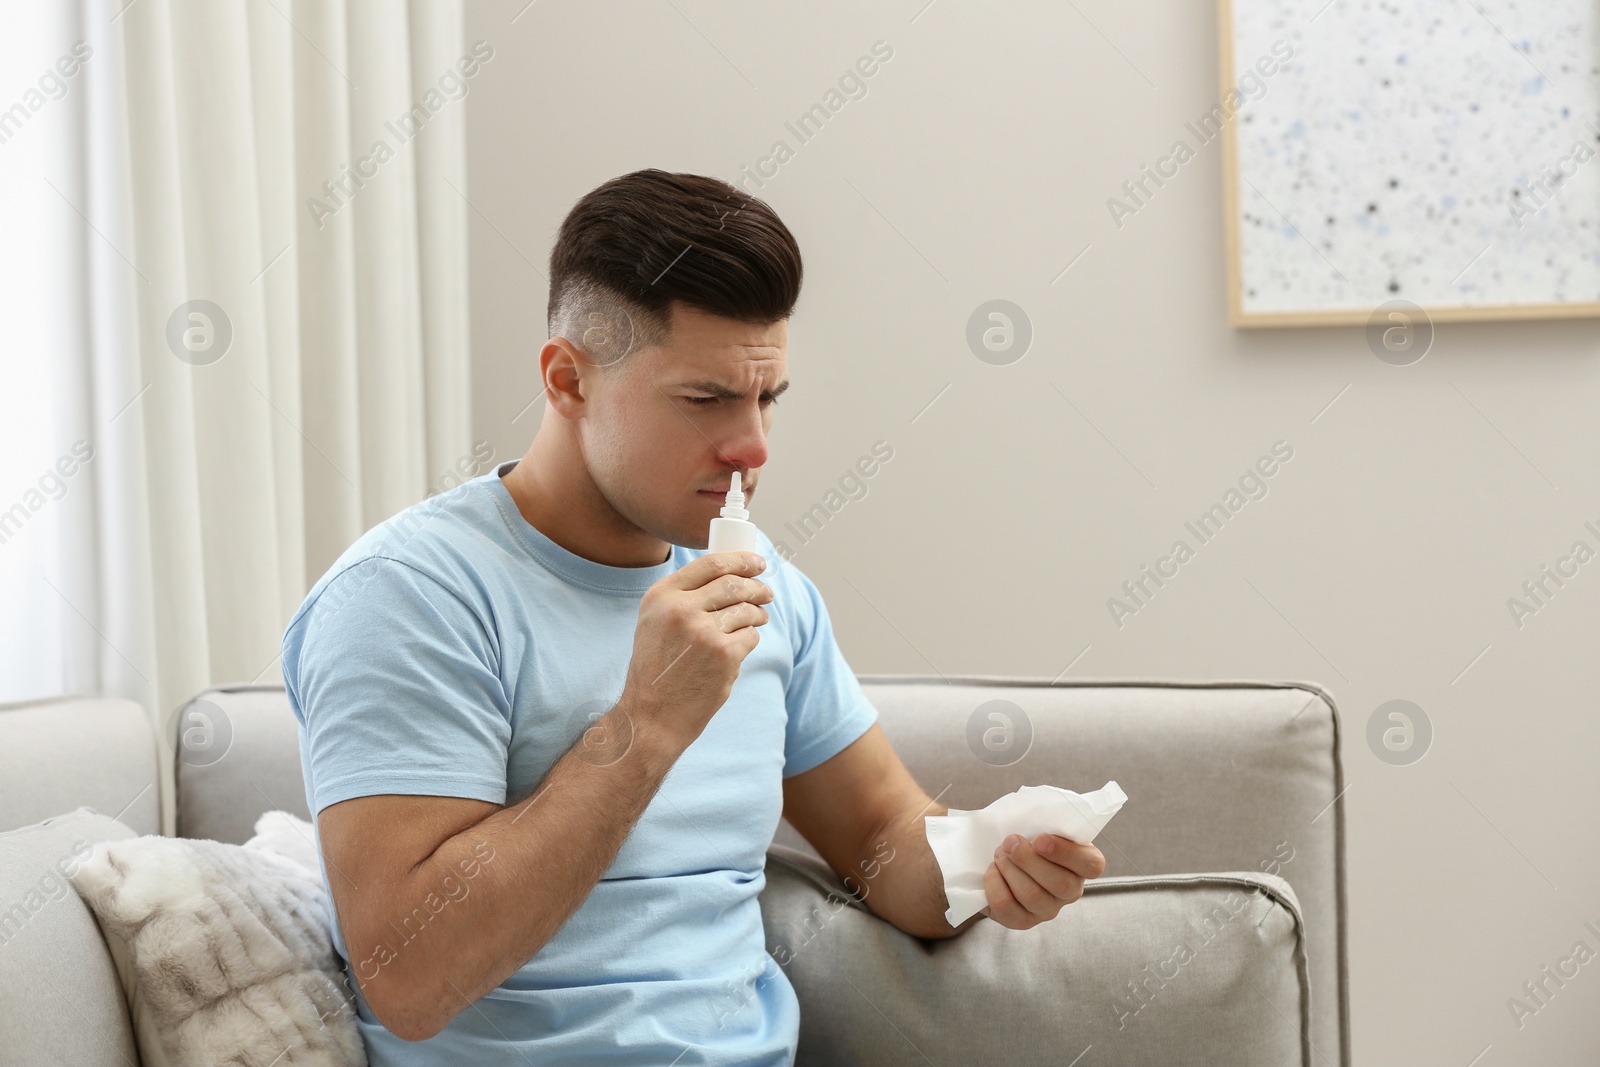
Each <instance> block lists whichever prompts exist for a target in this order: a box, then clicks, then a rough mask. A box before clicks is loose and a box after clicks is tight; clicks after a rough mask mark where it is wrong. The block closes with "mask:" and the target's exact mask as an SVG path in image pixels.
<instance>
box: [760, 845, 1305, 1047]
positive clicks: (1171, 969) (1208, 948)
mask: <svg viewBox="0 0 1600 1067" xmlns="http://www.w3.org/2000/svg"><path fill="white" fill-rule="evenodd" d="M887 862H892V858H891V859H890V860H888V861H887ZM766 875H767V884H766V888H765V889H764V890H763V892H762V894H761V910H762V917H763V919H764V921H765V924H766V936H767V950H768V951H769V952H770V953H771V954H772V957H773V959H775V960H776V961H777V962H778V964H779V966H781V967H783V969H784V972H785V974H786V975H787V976H788V978H789V981H790V983H791V984H792V985H793V986H794V988H795V992H796V994H797V995H798V997H799V999H800V1049H799V1056H798V1059H797V1060H796V1064H797V1067H804V1065H807V1064H816V1065H824V1064H826V1065H830V1067H849V1065H855V1064H860V1065H863V1067H865V1065H871V1067H894V1065H898V1064H906V1065H908V1067H909V1065H913V1064H914V1065H926V1064H927V1063H929V1062H933V1063H1005V1064H1008V1065H1028V1064H1040V1065H1044V1064H1049V1065H1051V1067H1060V1065H1061V1064H1066V1063H1075V1062H1078V1060H1077V1058H1078V1057H1079V1056H1082V1055H1083V1054H1084V1053H1085V1052H1087V1051H1088V1050H1089V1049H1091V1048H1092V1049H1093V1050H1094V1051H1093V1054H1092V1056H1088V1057H1085V1058H1084V1061H1083V1062H1084V1063H1093V1064H1095V1065H1096V1067H1114V1065H1117V1064H1128V1065H1145V1064H1152V1063H1226V1064H1229V1065H1231V1067H1252V1065H1258V1064H1259V1065H1261V1067H1269V1065H1270V1067H1286V1065H1289V1064H1299V1065H1302V1067H1309V1065H1310V1063H1311V1057H1312V1055H1313V1051H1312V1049H1311V1047H1310V1045H1309V1043H1308V1041H1307V1039H1306V1038H1305V1037H1304V1035H1305V1033H1306V1032H1307V1029H1308V1026H1309V1019H1310V1016H1309V1011H1310V999H1309V986H1308V981H1307V975H1306V955H1305V931H1304V926H1303V923H1302V920H1301V916H1300V907H1299V903H1298V902H1297V901H1296V899H1295V895H1294V891H1293V889H1291V888H1290V886H1289V883H1288V882H1286V881H1284V880H1283V879H1282V878H1278V877H1275V876H1273V875H1269V874H1263V873H1261V872H1256V871H1245V872H1237V873H1231V872H1230V873H1216V874H1191V875H1152V876H1139V877H1131V878H1100V879H1096V880H1094V881H1091V882H1089V883H1088V885H1087V886H1086V887H1085V892H1084V896H1083V897H1082V899H1080V900H1078V901H1077V902H1075V903H1073V904H1071V905H1070V906H1068V907H1067V908H1065V909H1064V910H1063V911H1062V913H1061V914H1060V916H1058V917H1057V918H1056V919H1054V920H1052V921H1051V922H1048V923H1044V924H1041V925H1040V926H1037V927H1035V928H1034V929H1032V930H1010V929H1007V928H1005V927H1002V926H1000V925H999V924H998V923H993V922H989V921H988V920H982V921H980V922H978V923H977V924H976V925H974V926H973V927H971V928H970V929H968V930H967V932H966V933H964V934H961V935H960V936H958V937H955V938H952V939H949V940H945V941H924V940H922V939H920V938H916V937H912V936H910V935H908V934H905V933H902V932H901V931H900V930H898V929H896V928H895V927H894V926H892V925H890V924H889V923H887V922H884V921H883V920H881V919H879V918H877V917H876V916H874V915H872V914H871V913H870V912H869V911H868V910H867V909H866V906H865V904H864V903H862V901H861V899H860V898H859V897H857V896H855V895H853V894H852V893H851V892H850V891H849V890H847V889H846V888H845V887H844V885H843V884H842V883H841V882H840V881H839V880H838V879H837V877H836V876H835V875H834V874H833V872H832V871H831V870H829V869H828V868H827V867H826V866H825V865H824V864H821V863H820V862H819V861H817V860H815V859H813V858H811V857H808V856H806V855H804V854H802V853H799V852H796V851H794V850H791V849H787V848H785V847H783V846H774V847H773V849H772V850H771V851H770V852H769V853H768V863H767V869H766ZM864 886H865V892H866V894H867V896H868V897H869V898H870V895H871V892H872V885H871V883H870V881H868V882H866V883H864ZM760 980H761V979H757V981H760ZM1319 1062H1320V1060H1319Z"/></svg>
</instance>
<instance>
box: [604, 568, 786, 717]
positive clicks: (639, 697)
mask: <svg viewBox="0 0 1600 1067" xmlns="http://www.w3.org/2000/svg"><path fill="white" fill-rule="evenodd" d="M766 567H767V564H766V560H764V559H762V558H761V556H759V555H757V554H756V553H753V552H713V553H708V554H706V555H704V556H701V557H700V558H699V559H697V560H695V561H694V562H692V563H690V564H688V565H687V566H685V567H682V568H680V569H679V570H677V571H674V572H673V573H672V574H669V575H667V576H666V577H665V578H663V579H661V580H660V581H659V582H656V583H655V584H654V585H652V586H651V587H650V588H649V589H647V590H646V591H645V594H644V598H643V599H642V600H640V602H639V622H638V625H637V626H635V627H634V633H633V658H632V660H630V661H629V663H628V680H627V682H626V683H625V684H624V686H623V693H622V701H621V703H622V704H623V706H624V707H625V708H627V709H629V713H630V714H632V715H635V716H640V717H642V718H644V719H645V720H646V721H647V722H649V723H650V724H652V725H654V726H656V727H658V728H661V729H664V730H665V731H666V732H667V733H669V734H671V735H672V736H674V737H675V738H677V740H678V741H680V742H681V743H682V744H683V745H684V747H687V746H688V745H689V744H690V743H692V742H693V741H694V739H695V738H697V737H699V736H700V732H701V731H702V730H704V729H705V727H706V723H708V722H710V721H711V716H713V715H715V714H716V713H717V710H718V709H719V708H721V707H722V705H723V704H724V703H725V702H726V701H727V699H728V694H729V693H731V692H732V691H733V683H734V681H735V680H736V679H737V678H738V677H739V667H740V665H741V664H742V663H743V662H744V658H745V657H746V656H747V655H749V654H750V651H751V649H753V648H755V647H756V644H757V643H758V642H759V641H760V639H761V638H760V634H759V633H757V631H756V627H757V626H763V625H765V624H766V622H767V609H766V608H764V607H762V606H761V605H763V604H768V603H771V601H772V589H771V588H770V587H768V586H767V585H766V584H765V583H763V582H758V581H756V579H755V578H754V575H757V574H760V573H761V572H762V571H764V570H766Z"/></svg>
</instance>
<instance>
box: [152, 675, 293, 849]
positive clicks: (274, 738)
mask: <svg viewBox="0 0 1600 1067" xmlns="http://www.w3.org/2000/svg"><path fill="white" fill-rule="evenodd" d="M198 704H203V705H207V707H206V713H207V714H208V715H209V716H211V717H212V718H216V717H217V716H219V715H220V719H219V720H218V721H217V722H216V723H215V724H213V725H214V729H216V731H217V732H218V733H219V734H220V733H223V732H225V733H226V734H227V736H228V747H227V749H226V751H224V752H222V753H221V754H220V755H217V756H215V757H213V756H212V755H211V754H207V756H205V757H203V758H199V759H185V758H184V756H183V751H182V749H181V747H180V748H179V749H178V752H179V758H178V759H177V760H176V762H175V765H174V769H175V771H176V773H177V776H178V836H179V837H190V838H204V839H206V840H209V841H223V842H226V843H228V844H230V845H242V844H244V843H245V842H246V841H248V840H250V838H251V836H252V835H253V834H254V833H255V825H256V819H258V818H260V816H261V813H262V812H267V811H273V810H278V811H287V812H289V813H290V814H292V815H298V816H300V818H302V819H305V820H306V821H307V822H310V821H311V812H310V811H309V810H308V809H307V807H306V788H305V778H304V776H303V775H302V774H301V771H300V731H299V724H297V723H296V722H295V718H294V712H293V711H291V710H289V698H288V697H287V696H286V695H285V694H284V691H283V686H281V685H234V686H219V687H217V688H215V689H207V690H204V691H203V692H200V693H197V694H196V695H195V696H194V697H193V698H192V699H191V700H190V701H189V703H188V704H186V705H185V711H188V710H189V709H191V708H192V707H193V706H194V705H198ZM184 718H185V716H184V714H182V713H180V714H179V715H178V716H177V717H176V718H175V724H176V725H175V726H174V730H173V732H174V734H175V735H176V734H178V733H180V732H181V730H182V726H183V722H184ZM173 743H174V744H177V743H178V741H177V738H176V737H174V740H173Z"/></svg>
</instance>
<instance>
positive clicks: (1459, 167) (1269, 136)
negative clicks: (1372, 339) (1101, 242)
mask: <svg viewBox="0 0 1600 1067" xmlns="http://www.w3.org/2000/svg"><path fill="white" fill-rule="evenodd" d="M1218 11H1219V20H1218V21H1219V27H1218V28H1219V34H1218V36H1219V40H1220V42H1221V63H1220V70H1221V82H1222V84H1221V94H1220V96H1219V99H1218V103H1217V106H1216V107H1215V108H1213V109H1212V110H1211V111H1210V112H1208V113H1206V114H1203V115H1201V116H1199V117H1198V119H1196V120H1192V121H1191V122H1190V124H1189V126H1190V130H1191V133H1192V134H1193V135H1194V136H1196V137H1201V138H1203V139H1210V138H1212V137H1216V136H1220V137H1221V143H1222V150H1223V199H1224V220H1223V221H1224V229H1225V231H1226V242H1227V258H1228V264H1227V270H1228V317H1229V321H1230V322H1232V324H1233V325H1235V326H1241V327H1259V326H1317V325H1335V324H1350V323H1367V324H1370V323H1372V322H1374V321H1376V320H1377V318H1379V317H1382V318H1384V319H1386V320H1387V319H1388V318H1390V317H1391V314H1390V313H1391V312H1392V311H1394V309H1400V311H1401V313H1402V316H1403V318H1406V319H1409V318H1411V317H1414V315H1415V314H1416V313H1418V312H1420V313H1421V314H1423V315H1424V316H1425V317H1426V318H1427V319H1429V320H1431V321H1434V322H1448V321H1466V320H1486V319H1541V318H1578V317H1588V316H1600V4H1596V3H1595V2H1594V0H1541V2H1540V3H1538V4H1519V3H1516V2H1515V0H1468V2H1467V3H1456V2H1452V0H1387V2H1381V3H1380V2H1375V0H1219V3H1218ZM1396 321H1400V320H1396Z"/></svg>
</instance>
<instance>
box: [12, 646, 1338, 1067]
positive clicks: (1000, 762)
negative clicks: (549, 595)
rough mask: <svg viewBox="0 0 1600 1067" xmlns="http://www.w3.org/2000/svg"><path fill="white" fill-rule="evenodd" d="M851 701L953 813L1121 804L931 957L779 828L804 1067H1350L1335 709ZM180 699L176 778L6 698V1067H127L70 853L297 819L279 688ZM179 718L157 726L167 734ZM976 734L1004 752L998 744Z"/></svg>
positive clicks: (1125, 697) (88, 718)
mask: <svg viewBox="0 0 1600 1067" xmlns="http://www.w3.org/2000/svg"><path fill="white" fill-rule="evenodd" d="M861 682H862V686H863V688H864V689H865V691H866V693H867V695H868V696H869V698H870V699H871V700H872V702H873V704H874V705H875V706H876V707H877V708H878V710H879V713H880V722H881V724H882V726H883V729H884V730H885V732H886V733H887V734H888V736H889V738H890V740H891V741H892V742H893V744H894V746H895V748H896V750H897V751H898V752H899V753H900V755H901V757H902V758H903V759H904V761H905V762H906V764H907V766H908V767H909V768H910V769H911V771H912V773H913V774H914V775H916V777H917V779H918V781H919V782H920V783H921V784H922V785H923V787H924V788H925V789H926V790H927V791H928V792H929V794H930V795H937V798H938V799H939V800H940V801H942V802H943V803H945V804H947V805H949V806H951V807H952V808H958V809H969V810H970V809H976V808H981V807H984V806H985V805H987V804H988V803H990V802H991V801H993V800H994V799H996V798H997V797H999V796H1001V795H1003V794H1006V793H1009V792H1011V791H1013V790H1015V789H1016V788H1018V787H1019V786H1022V785H1037V784H1052V785H1060V786H1064V787H1067V788H1072V789H1077V790H1079V791H1088V790H1090V789H1096V788H1098V787H1099V786H1101V785H1103V784H1104V783H1105V782H1106V781H1107V780H1111V779H1115V780H1116V781H1117V782H1118V783H1119V784H1120V785H1121V786H1122V788H1123V790H1124V791H1125V792H1126V793H1127V795H1128V797H1129V799H1128V801H1127V803H1126V805H1125V806H1124V807H1123V809H1122V810H1121V811H1120V812H1119V813H1118V814H1117V816H1116V817H1115V818H1114V819H1112V821H1111V823H1110V824H1109V826H1108V827H1107V828H1106V829H1105V831H1104V832H1102V834H1101V835H1100V837H1099V838H1098V839H1097V842H1096V843H1097V844H1098V845H1099V846H1100V848H1101V851H1102V852H1104V854H1105V856H1106V861H1107V869H1106V873H1105V876H1104V877H1102V878H1099V879H1096V880H1093V881H1091V882H1090V883H1088V885H1087V887H1086V891H1085V894H1084V896H1083V898H1082V899H1081V900H1079V901H1078V902H1076V903H1074V904H1072V905H1071V906H1069V907H1068V908H1066V909H1064V910H1063V912H1062V914H1061V916H1060V917H1058V918H1057V919H1056V920H1054V921H1053V922H1050V923H1046V924H1043V925H1042V926H1040V927H1037V928H1035V929H1034V930H1029V931H1015V930H1007V929H1004V928H1002V927H999V926H998V924H995V923H990V922H987V921H980V922H979V923H978V924H977V925H975V926H974V927H972V928H971V929H970V930H969V931H967V932H966V933H965V934H963V935H961V936H960V937H957V938H953V939H949V940H945V941H922V940H920V939H917V938H913V937H910V936H907V935H905V934H903V933H901V932H900V931H899V930H897V929H895V928H894V927H892V926H890V925H889V924H887V923H884V922H883V921H881V920H879V919H877V918H876V917H875V916H873V915H872V914H871V913H870V912H869V911H868V910H867V909H866V907H865V906H864V904H863V902H862V901H861V899H860V896H859V893H858V892H857V891H855V890H854V889H853V888H852V887H851V886H847V885H846V884H844V883H841V882H840V880H839V879H838V878H837V877H836V876H835V875H834V874H833V872H832V871H831V870H829V869H828V867H827V866H826V864H824V863H822V862H821V860H820V858H819V857H818V856H817V855H816V853H815V852H814V851H813V850H811V849H810V847H809V846H808V845H806V843H805V842H804V841H803V840H802V839H801V838H799V836H798V835H797V834H795V833H794V832H793V830H792V829H790V828H789V827H788V825H787V824H784V825H783V826H782V827H781V828H780V831H779V834H778V836H777V839H776V840H775V841H774V842H773V844H772V847H771V849H770V850H769V853H768V864H767V871H766V881H765V884H764V887H763V888H762V890H761V906H762V911H763V916H764V920H765V922H766V928H767V935H768V942H769V951H770V952H772V953H773V955H774V957H775V959H776V960H777V962H778V963H780V964H781V965H782V966H783V969H784V972H785V974H786V975H787V977H788V979H789V981H790V982H791V983H792V985H793V986H794V988H795V991H796V994H797V996H798V998H799V1000H800V1005H801V1032H800V1045H799V1054H798V1059H797V1062H798V1063H800V1064H829V1065H839V1064H863V1065H867V1064H871V1065H874V1067H878V1065H892V1064H928V1063H933V1064H938V1065H940V1067H945V1065H967V1064H989V1063H996V1064H999V1063H1005V1064H1031V1063H1041V1064H1043V1063H1050V1064H1080V1063H1081V1065H1082V1067H1091V1065H1094V1067H1103V1065H1108V1064H1146V1065H1156V1064H1184V1065H1193V1064H1205V1063H1217V1064H1229V1065H1249V1064H1274V1065H1289V1064H1295V1065H1301V1067H1312V1065H1313V1064H1315V1065H1320V1067H1334V1065H1338V1067H1348V1064H1349V1062H1350V1038H1349V1031H1350V1023H1349V997H1348V990H1347V978H1346V951H1345V941H1346V931H1345V888H1344V887H1345V882H1344V877H1345V876H1344V813H1343V805H1342V800H1341V797H1342V794H1343V791H1344V781H1343V771H1342V768H1341V763H1340V731H1339V717H1338V713H1337V711H1336V709H1335V706H1334V701H1333V698H1332V697H1331V695H1330V694H1329V693H1328V692H1327V691H1326V690H1324V689H1323V688H1321V687H1320V686H1318V685H1316V684H1313V683H1307V682H1251V681H1241V682H1209V681H1208V682H1197V681H1119V680H1092V679H1091V680H1074V681H1072V682H1057V683H1052V682H1048V681H1043V680H1036V679H1019V678H1002V677H955V678H946V677H942V676H941V677H912V676H882V675H880V676H863V677H862V679H861ZM191 704H195V705H196V706H199V707H204V708H205V711H206V715H207V717H208V719H211V720H215V721H214V722H213V724H212V725H213V726H214V728H215V729H216V731H217V733H216V735H215V737H214V738H213V740H214V741H215V742H216V745H217V747H215V748H214V749H212V750H211V752H210V754H209V755H208V756H207V757H206V758H204V759H188V758H184V759H176V760H166V761H163V760H161V759H160V758H158V746H159V745H164V746H166V747H167V749H168V751H169V752H170V751H174V750H176V749H177V747H178V745H179V744H180V742H179V741H178V740H177V739H176V738H175V737H173V736H166V737H163V736H158V734H160V733H164V732H165V728H164V729H163V730H160V731H158V730H154V729H152V727H151V725H150V724H151V722H152V718H151V716H149V715H148V714H147V713H146V711H145V709H143V708H141V707H140V706H138V705H136V704H133V703H129V702H127V701H122V700H111V699H93V698H62V699H58V700H51V701H42V702H33V703H27V704H18V705H11V706H3V707H0V856H3V857H4V859H3V863H0V1005H3V1008H0V1063H3V1064H24V1065H28V1067H34V1065H46V1064H58V1063H59V1064H72V1065H74V1067H101V1065H105V1067H113V1065H137V1064H138V1063H139V1062H140V1061H139V1054H138V1046H137V1044H136V1042H135V1039H134V1034H133V1031H132V1024H131V1022H130V1016H129V1011H128V1006H127V1001H126V999H125V997H124V995H123V991H122V987H121V985H120V983H119V980H118V975H117V971H116V969H115V968H114V965H113V960H112V958H111V956H110V953H109V951H108V947H107V944H106V942H105V940H104V939H103V937H102V935H101V933H100V930H99V927H98V926H97V924H96V921H95V918H94V916H93V914H92V913H91V912H90V911H89V910H88V908H87V907H86V906H85V905H84V904H83V902H82V901H81V900H80V899H79V898H78V897H77V895H76V894H75V893H74V892H73V890H72V888H71V886H70V884H68V883H66V882H65V881H64V879H62V878H60V877H59V871H60V869H61V861H62V859H63V857H64V856H67V855H68V854H70V853H71V852H72V851H73V850H74V849H75V848H81V847H82V845H81V842H83V841H87V842H88V843H90V844H92V843H94V841H96V840H105V839H117V838H124V837H131V836H136V835H141V834H155V833H158V832H159V828H160V818H159V814H158V812H159V794H160V793H161V792H162V791H164V790H172V791H173V793H172V795H173V796H174V797H175V801H176V826H177V833H178V835H179V836H182V837H187V838H197V839H205V838H209V839H212V840H216V841H221V842H229V843H235V844H239V843H242V842H244V841H245V840H246V839H247V838H249V837H250V835H251V833H252V827H253V825H254V823H255V820H256V819H257V817H258V816H259V815H261V814H262V813H263V812H266V811H269V810H273V809H282V810H285V811H289V812H291V813H296V814H299V815H300V816H302V817H308V816H309V813H308V812H307V811H306V804H305V791H304V787H303V782H302V778H301V769H300V759H299V750H298V732H297V724H296V722H295V719H294V717H293V714H292V713H291V712H290V710H289V706H288V702H287V699H286V697H285V695H284V692H283V688H282V686H281V685H280V686H261V685H229V686H220V687H217V688H214V689H210V690H207V691H205V692H203V693H201V694H197V696H196V697H195V698H194V701H192V702H191ZM997 709H998V711H999V713H1000V714H1001V715H1002V718H998V719H997V718H995V713H996V711H997ZM183 719H184V716H183V715H182V714H179V715H175V716H170V717H167V721H168V722H170V723H173V724H174V726H173V727H172V729H173V730H174V732H176V731H177V729H179V728H181V724H182V722H183ZM991 723H1003V724H1004V726H1005V730H1006V739H1007V741H1008V743H1009V744H1011V746H1012V747H1011V748H1010V749H1007V748H1005V747H1004V746H1000V747H999V749H998V750H996V749H995V748H994V747H993V746H991V745H990V744H989V742H988V740H987V739H988V738H989V737H990V735H989V733H988V732H987V731H989V730H990V729H991V726H990V724H991ZM164 762H165V763H168V764H170V765H171V766H173V767H174V768H175V771H174V773H173V774H172V775H171V776H170V777H169V776H164V775H163V774H162V772H161V770H160V768H161V766H162V764H163V763H164ZM775 946H781V947H782V952H781V954H780V952H779V951H777V950H776V948H775ZM684 1062H685V1063H687V1062H691V1060H689V1059H688V1058H686V1059H685V1060H684ZM280 1067H281V1065H280Z"/></svg>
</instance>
